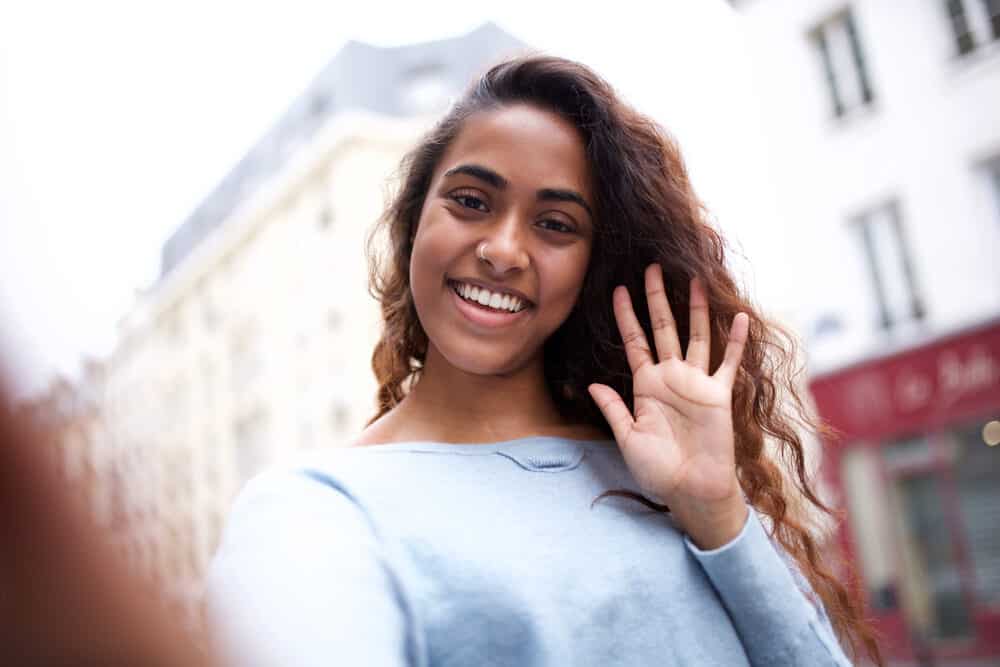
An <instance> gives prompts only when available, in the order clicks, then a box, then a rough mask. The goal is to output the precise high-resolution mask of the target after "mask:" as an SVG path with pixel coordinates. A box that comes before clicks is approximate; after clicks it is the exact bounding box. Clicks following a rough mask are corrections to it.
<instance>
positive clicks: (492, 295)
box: [456, 283, 524, 313]
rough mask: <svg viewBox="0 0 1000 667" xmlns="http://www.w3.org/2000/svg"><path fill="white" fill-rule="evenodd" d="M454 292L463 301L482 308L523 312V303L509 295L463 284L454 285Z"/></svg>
mask: <svg viewBox="0 0 1000 667" xmlns="http://www.w3.org/2000/svg"><path fill="white" fill-rule="evenodd" d="M456 291H457V292H458V294H459V296H461V297H462V298H463V299H468V300H469V301H475V302H477V303H479V304H480V305H482V306H488V307H490V308H495V309H497V310H506V311H508V312H511V313H517V312H520V311H522V310H524V303H523V302H522V301H521V299H519V298H517V297H516V296H513V295H511V294H501V293H499V292H491V291H489V290H487V289H483V288H480V287H476V286H475V285H466V284H464V283H458V284H457V285H456Z"/></svg>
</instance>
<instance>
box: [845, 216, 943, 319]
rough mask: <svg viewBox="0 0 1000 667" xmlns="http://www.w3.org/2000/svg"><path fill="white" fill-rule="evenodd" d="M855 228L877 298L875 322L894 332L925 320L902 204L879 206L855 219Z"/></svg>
mask: <svg viewBox="0 0 1000 667" xmlns="http://www.w3.org/2000/svg"><path fill="white" fill-rule="evenodd" d="M854 224H855V226H856V234H857V239H858V244H859V245H860V247H861V253H862V255H863V258H864V260H865V264H866V266H867V268H868V277H869V279H870V281H871V288H872V295H873V296H874V304H875V312H874V313H872V319H873V321H874V322H875V323H876V324H877V325H878V327H879V328H881V329H885V330H890V329H893V328H894V327H897V326H898V325H900V324H905V323H907V322H914V321H919V320H922V319H923V317H924V315H925V311H924V305H923V300H922V299H921V297H920V291H919V290H918V288H917V284H916V279H915V276H914V267H913V260H912V258H911V257H910V253H909V249H908V247H907V243H906V238H905V235H904V233H903V232H904V230H903V224H902V221H901V220H900V213H899V204H898V203H897V202H895V201H892V202H889V203H888V204H884V205H882V206H878V207H876V208H874V209H872V210H870V211H867V212H865V213H863V214H862V215H860V216H858V217H857V218H855V220H854Z"/></svg>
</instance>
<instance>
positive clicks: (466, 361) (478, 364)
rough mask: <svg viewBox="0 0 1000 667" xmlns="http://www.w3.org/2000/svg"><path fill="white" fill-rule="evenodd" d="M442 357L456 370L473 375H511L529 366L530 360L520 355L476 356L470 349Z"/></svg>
mask: <svg viewBox="0 0 1000 667" xmlns="http://www.w3.org/2000/svg"><path fill="white" fill-rule="evenodd" d="M442 356H443V357H444V358H445V359H446V360H447V361H448V363H449V364H451V366H452V367H454V368H456V369H457V370H460V371H462V372H465V373H470V374H472V375H511V374H513V373H515V372H517V371H518V370H520V369H522V368H524V367H525V366H526V365H528V360H527V359H524V358H522V357H520V356H518V355H509V354H496V353H495V350H494V353H493V354H489V353H487V354H475V353H474V352H473V350H470V349H469V348H466V349H463V350H461V351H454V352H452V353H447V352H444V351H442Z"/></svg>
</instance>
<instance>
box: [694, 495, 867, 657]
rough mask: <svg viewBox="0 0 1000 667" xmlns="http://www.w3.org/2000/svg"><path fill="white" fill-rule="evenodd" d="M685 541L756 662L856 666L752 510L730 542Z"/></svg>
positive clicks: (821, 607) (827, 620) (818, 606)
mask: <svg viewBox="0 0 1000 667" xmlns="http://www.w3.org/2000/svg"><path fill="white" fill-rule="evenodd" d="M685 543H686V545H687V548H688V550H689V551H690V552H691V553H692V554H693V555H694V557H695V559H697V560H698V562H699V563H700V564H701V566H702V568H703V569H704V570H705V572H706V573H707V574H708V578H709V579H710V580H711V582H712V585H713V586H714V588H715V590H716V591H717V592H718V594H719V597H720V598H721V599H722V602H723V604H724V605H725V606H726V609H727V611H728V612H729V616H730V618H731V619H732V621H733V625H734V626H735V628H736V632H737V633H738V634H739V636H740V639H741V640H742V642H743V647H744V649H745V650H746V654H747V656H748V657H749V658H750V663H751V664H753V665H769V666H772V667H777V666H781V665H788V666H789V667H791V666H793V665H817V666H819V665H830V666H837V667H841V666H843V665H850V664H851V662H850V660H849V659H848V658H847V656H846V655H845V654H844V651H843V649H842V648H841V646H840V643H839V642H838V641H837V638H836V635H835V633H834V631H833V628H832V627H831V625H830V621H829V618H828V617H827V615H826V613H825V611H824V610H823V605H822V604H821V603H818V604H816V605H814V604H813V603H812V602H810V601H809V599H808V598H807V597H806V596H805V595H804V594H803V592H802V590H801V589H800V588H799V585H798V584H797V582H796V577H795V575H794V574H793V572H792V571H791V570H790V569H789V567H788V565H786V563H785V560H784V559H783V558H782V556H781V554H780V553H779V552H778V550H777V549H776V548H775V546H774V544H772V542H771V540H770V538H769V537H768V536H767V533H766V532H765V531H764V527H763V526H762V525H761V523H760V519H759V518H758V517H757V513H756V512H754V511H753V509H752V508H751V509H750V511H749V512H748V517H747V521H746V524H744V526H743V530H742V531H741V532H740V534H739V535H738V536H737V537H735V538H734V539H733V540H732V541H731V542H729V543H728V544H725V545H723V546H721V547H719V548H718V549H712V550H710V551H703V550H701V549H699V548H698V547H696V546H695V545H694V543H692V542H691V541H690V540H688V539H687V538H685ZM801 581H802V585H804V586H808V583H807V582H806V581H805V579H804V578H802V579H801Z"/></svg>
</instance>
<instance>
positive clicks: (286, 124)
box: [160, 23, 525, 280]
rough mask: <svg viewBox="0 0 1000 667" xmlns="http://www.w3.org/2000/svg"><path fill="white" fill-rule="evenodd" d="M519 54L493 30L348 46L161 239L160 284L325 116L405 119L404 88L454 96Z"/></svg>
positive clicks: (519, 46)
mask: <svg viewBox="0 0 1000 667" xmlns="http://www.w3.org/2000/svg"><path fill="white" fill-rule="evenodd" d="M524 48H525V44H523V43H522V42H520V41H519V40H517V39H516V38H514V37H513V36H511V35H509V34H507V33H506V32H504V31H503V30H501V29H500V28H499V27H497V26H496V25H495V24H493V23H486V24H484V25H482V26H480V27H479V28H476V29H475V30H473V31H472V32H469V33H467V34H465V35H462V36H460V37H455V38H451V39H443V40H439V41H435V42H425V43H421V44H410V45H406V46H399V47H387V48H383V47H377V46H372V45H370V44H364V43H361V42H355V41H349V42H348V43H347V44H345V45H344V47H343V48H342V49H341V50H340V51H339V52H338V53H337V55H336V56H334V57H333V59H332V60H331V61H330V62H329V63H328V64H327V65H326V67H324V68H323V70H322V71H321V72H320V73H319V75H318V76H317V77H316V78H315V79H314V80H313V82H312V83H311V84H310V85H309V86H308V87H307V88H306V90H305V92H303V93H302V94H301V95H299V97H298V98H297V99H296V100H295V101H294V102H293V103H292V105H291V106H290V107H289V108H288V110H287V111H286V112H285V113H284V114H283V115H282V116H281V118H280V119H279V120H278V122H277V123H275V124H274V126H273V127H272V128H271V130H270V131H268V132H267V133H266V134H265V135H264V136H263V137H261V138H260V140H258V141H257V143H256V144H255V145H254V146H253V147H252V148H251V149H250V150H249V151H248V152H247V154H246V155H245V156H244V157H243V158H242V159H241V160H240V161H239V162H238V163H237V164H236V165H235V166H234V167H233V168H232V169H231V170H230V171H229V173H228V174H226V176H225V177H224V178H223V179H222V181H221V182H220V183H219V184H218V185H217V186H216V187H215V190H213V191H212V193H211V194H209V195H208V197H206V198H205V200H204V201H202V202H201V204H199V205H198V207H197V208H196V209H195V210H194V212H192V213H191V215H189V216H188V218H187V220H185V221H184V223H183V224H181V226H180V227H178V228H177V230H176V231H175V232H174V233H173V234H172V235H171V236H170V238H169V239H167V241H166V243H164V245H163V249H162V251H161V264H160V280H163V278H164V277H165V276H166V275H167V274H169V273H170V272H171V271H172V270H173V269H174V268H175V267H176V266H177V265H178V264H180V263H181V262H182V261H183V260H184V258H185V257H187V256H188V254H190V253H191V251H192V250H193V249H194V248H195V247H196V246H197V245H198V244H199V243H200V242H201V241H202V240H203V239H204V238H205V237H206V236H208V234H209V233H210V232H211V231H212V230H213V229H215V228H216V227H218V226H219V225H221V224H222V223H223V222H225V220H226V218H228V217H229V215H230V213H232V212H233V210H234V209H235V208H236V207H237V206H238V205H239V204H240V203H241V202H242V201H244V200H245V199H246V198H247V197H248V196H249V195H250V194H251V193H252V192H253V191H254V190H255V189H256V188H258V187H259V186H260V185H261V184H262V183H264V181H266V180H267V179H268V177H270V176H271V175H272V174H274V173H275V172H277V171H278V170H280V169H281V167H282V165H283V164H284V163H285V162H286V161H287V160H288V159H289V158H290V157H291V155H292V154H293V153H294V150H295V148H296V147H297V146H299V145H301V144H303V143H304V142H306V141H307V140H308V139H309V138H310V137H311V136H312V135H313V134H314V133H315V132H316V131H317V130H318V129H319V128H320V127H322V126H323V125H324V123H325V122H326V121H327V120H328V119H329V118H330V117H331V116H333V115H335V114H337V113H338V112H341V111H346V110H354V109H362V110H368V111H376V112H379V113H383V114H388V115H392V116H407V115H412V114H413V113H415V112H416V111H417V110H416V109H414V107H413V103H412V102H411V101H409V100H408V98H407V95H406V92H407V90H408V84H411V83H413V82H415V81H419V80H420V79H421V78H424V77H427V76H428V75H430V76H433V79H434V81H435V82H436V83H435V85H438V86H444V87H445V89H446V92H447V95H448V96H449V97H450V96H454V95H457V94H458V93H460V92H462V91H463V90H464V89H465V87H466V86H467V85H469V83H471V81H472V79H473V77H475V76H477V75H478V74H480V73H481V72H482V71H483V70H485V69H486V68H487V67H488V66H489V65H490V64H492V63H493V62H495V61H496V60H498V59H499V58H501V57H503V56H506V55H510V54H511V53H514V52H517V51H520V50H523V49H524ZM442 110H443V109H442ZM420 111H424V112H426V111H427V110H426V109H422V110H420Z"/></svg>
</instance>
